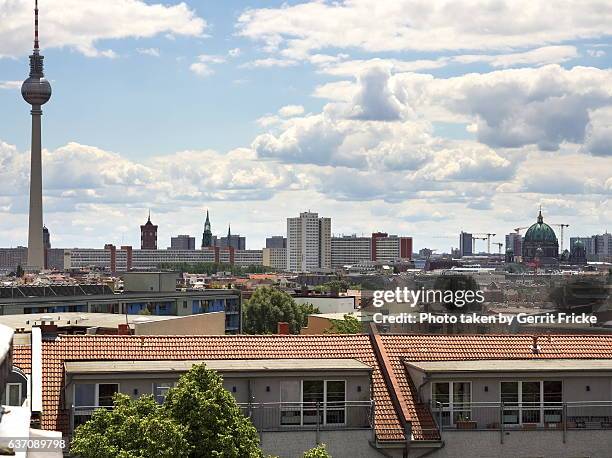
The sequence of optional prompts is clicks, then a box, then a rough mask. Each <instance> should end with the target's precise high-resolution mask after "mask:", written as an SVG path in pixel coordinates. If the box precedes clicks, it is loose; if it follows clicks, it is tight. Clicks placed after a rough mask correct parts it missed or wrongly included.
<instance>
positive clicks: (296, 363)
mask: <svg viewBox="0 0 612 458" xmlns="http://www.w3.org/2000/svg"><path fill="white" fill-rule="evenodd" d="M202 363H204V364H206V367H208V368H209V369H214V370H216V371H219V372H225V373H227V372H257V371H266V372H269V371H272V372H274V371H317V370H320V371H328V370H333V371H371V370H372V368H371V367H370V366H368V365H367V364H364V363H362V362H360V361H357V360H356V359H338V358H332V359H324V358H317V359H294V358H290V359H224V360H183V361H175V360H163V361H151V360H149V361H66V362H65V369H66V373H71V374H82V375H85V374H100V373H104V374H111V373H112V374H117V373H129V372H147V373H165V372H187V371H188V370H189V369H191V367H192V366H193V365H195V364H202Z"/></svg>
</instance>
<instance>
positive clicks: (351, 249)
mask: <svg viewBox="0 0 612 458" xmlns="http://www.w3.org/2000/svg"><path fill="white" fill-rule="evenodd" d="M331 253H332V254H331V257H332V261H331V264H332V267H333V268H334V269H336V268H339V267H342V266H346V265H353V264H359V263H362V262H366V261H371V260H372V259H371V257H372V239H371V238H370V237H357V236H356V235H343V236H341V237H332V239H331Z"/></svg>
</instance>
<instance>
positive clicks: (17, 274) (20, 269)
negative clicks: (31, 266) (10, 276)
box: [15, 264, 25, 278]
mask: <svg viewBox="0 0 612 458" xmlns="http://www.w3.org/2000/svg"><path fill="white" fill-rule="evenodd" d="M24 274H25V272H24V270H23V267H21V264H19V265H18V266H17V272H16V273H15V275H16V276H17V277H19V278H22V277H23V276H24Z"/></svg>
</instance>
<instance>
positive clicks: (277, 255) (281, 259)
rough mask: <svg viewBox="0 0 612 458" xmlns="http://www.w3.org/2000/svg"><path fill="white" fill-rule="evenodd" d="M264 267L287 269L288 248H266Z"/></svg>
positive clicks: (263, 252)
mask: <svg viewBox="0 0 612 458" xmlns="http://www.w3.org/2000/svg"><path fill="white" fill-rule="evenodd" d="M262 265H264V266H266V267H272V268H273V269H278V270H285V269H287V248H264V249H263V250H262Z"/></svg>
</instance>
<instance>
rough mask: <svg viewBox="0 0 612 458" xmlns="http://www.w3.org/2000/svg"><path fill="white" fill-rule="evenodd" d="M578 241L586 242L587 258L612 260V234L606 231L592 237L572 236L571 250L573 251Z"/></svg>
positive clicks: (591, 259)
mask: <svg viewBox="0 0 612 458" xmlns="http://www.w3.org/2000/svg"><path fill="white" fill-rule="evenodd" d="M578 241H581V242H582V243H583V244H584V248H585V251H586V256H587V259H589V260H590V261H611V260H612V234H609V233H607V232H606V233H604V234H597V235H592V236H590V237H571V238H570V252H573V250H574V246H575V245H576V242H578Z"/></svg>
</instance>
